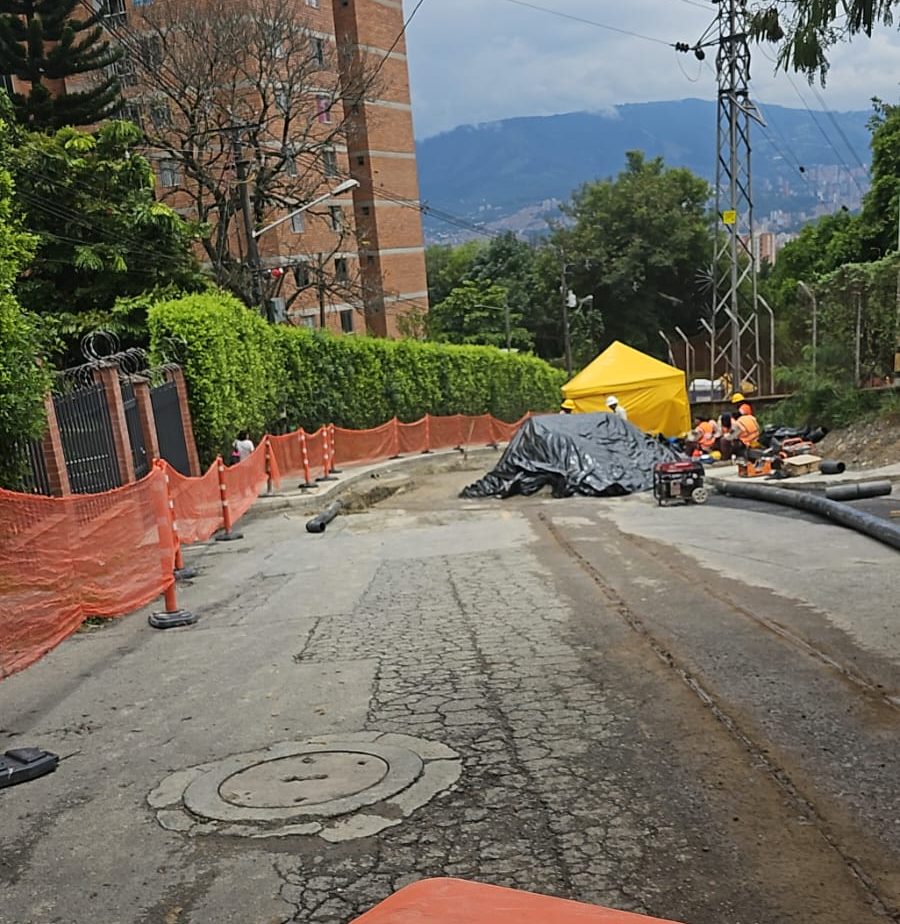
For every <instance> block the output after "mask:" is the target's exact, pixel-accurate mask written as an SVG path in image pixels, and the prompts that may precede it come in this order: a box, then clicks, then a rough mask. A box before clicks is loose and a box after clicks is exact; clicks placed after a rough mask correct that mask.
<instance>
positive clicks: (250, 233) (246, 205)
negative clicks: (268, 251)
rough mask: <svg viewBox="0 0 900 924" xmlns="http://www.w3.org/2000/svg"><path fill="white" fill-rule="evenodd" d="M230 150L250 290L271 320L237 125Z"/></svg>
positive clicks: (245, 164) (232, 135) (267, 317)
mask: <svg viewBox="0 0 900 924" xmlns="http://www.w3.org/2000/svg"><path fill="white" fill-rule="evenodd" d="M231 150H232V152H233V154H234V173H235V176H236V177H237V181H238V186H239V190H240V195H241V214H242V215H243V218H244V233H245V236H246V238H247V256H248V258H249V262H250V291H251V293H252V298H253V302H254V304H256V305H258V306H259V309H260V312H261V313H262V316H263V317H264V318H265V319H266V320H267V321H271V320H272V318H271V312H270V310H269V306H268V305H267V304H266V302H265V299H264V298H263V293H262V279H261V273H262V261H261V260H260V258H259V246H258V245H257V243H256V236H255V234H254V230H255V229H254V224H255V222H254V221H253V208H252V205H251V203H250V185H249V180H248V178H247V163H246V161H245V160H244V153H243V145H242V144H241V130H240V128H238V127H237V126H234V127H232V129H231Z"/></svg>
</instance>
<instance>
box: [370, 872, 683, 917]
mask: <svg viewBox="0 0 900 924" xmlns="http://www.w3.org/2000/svg"><path fill="white" fill-rule="evenodd" d="M413 921H415V924H674V922H672V921H663V920H662V919H661V918H648V917H645V916H644V915H642V914H632V913H631V912H628V911H614V910H613V909H612V908H601V907H600V906H599V905H583V904H581V903H580V902H573V901H568V900H566V899H563V898H551V897H550V896H549V895H535V894H533V893H531V892H520V891H518V890H516V889H504V888H502V887H500V886H494V885H482V884H481V883H479V882H465V881H463V880H461V879H422V880H420V881H419V882H414V883H413V884H412V885H408V886H406V887H405V888H403V889H401V890H400V891H399V892H396V893H395V894H394V895H392V896H391V897H390V898H388V899H385V901H383V902H382V903H381V904H380V905H377V906H376V907H375V908H373V909H372V910H371V911H367V912H366V913H365V914H364V915H363V916H362V917H361V918H356V924H412V922H413Z"/></svg>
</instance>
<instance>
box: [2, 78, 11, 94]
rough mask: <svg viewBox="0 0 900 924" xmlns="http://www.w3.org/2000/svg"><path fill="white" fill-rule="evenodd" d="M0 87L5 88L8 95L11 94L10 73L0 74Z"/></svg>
mask: <svg viewBox="0 0 900 924" xmlns="http://www.w3.org/2000/svg"><path fill="white" fill-rule="evenodd" d="M0 87H2V88H3V89H4V90H6V92H7V94H8V95H9V96H12V95H13V79H12V74H0Z"/></svg>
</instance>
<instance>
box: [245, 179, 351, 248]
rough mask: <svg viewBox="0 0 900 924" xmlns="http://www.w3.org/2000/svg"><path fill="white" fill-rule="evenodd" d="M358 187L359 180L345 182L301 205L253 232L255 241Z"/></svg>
mask: <svg viewBox="0 0 900 924" xmlns="http://www.w3.org/2000/svg"><path fill="white" fill-rule="evenodd" d="M357 186H359V180H344V182H343V183H341V184H339V185H338V186H335V187H334V189H332V190H329V191H328V192H327V193H325V194H324V195H321V196H318V197H317V198H315V199H313V200H312V201H311V202H307V203H305V204H304V205H301V206H300V207H299V208H296V209H294V211H293V212H288V214H287V215H283V216H282V217H281V218H279V219H277V220H275V221H273V222H272V223H271V224H268V225H266V226H265V227H264V228H260V229H259V230H257V231H253V232H252V236H253V239H254V240H256V239H257V238H260V237H262V236H263V235H264V234H265V233H266V232H267V231H271V230H272V228H277V227H278V226H279V225H281V224H284V222H286V221H290V220H291V219H292V218H293V217H294V216H295V215H299V214H300V213H301V212H305V211H306V210H307V209H311V208H312V207H313V206H314V205H320V204H321V203H322V202H325V200H326V199H332V198H333V197H334V196H339V195H340V194H341V193H345V192H347V191H348V190H350V189H355V188H356V187H357Z"/></svg>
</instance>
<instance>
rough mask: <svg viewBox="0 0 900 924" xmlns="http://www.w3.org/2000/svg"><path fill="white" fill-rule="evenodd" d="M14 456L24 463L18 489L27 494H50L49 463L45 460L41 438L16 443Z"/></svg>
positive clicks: (13, 448)
mask: <svg viewBox="0 0 900 924" xmlns="http://www.w3.org/2000/svg"><path fill="white" fill-rule="evenodd" d="M12 452H13V456H14V457H15V458H17V459H19V460H21V463H22V478H21V480H20V482H19V483H18V484H17V485H14V487H15V489H16V490H17V491H24V492H25V493H26V494H50V478H49V476H48V474H47V463H46V462H45V461H44V450H43V447H42V445H41V441H40V440H29V441H28V442H27V443H15V444H13V447H12Z"/></svg>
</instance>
